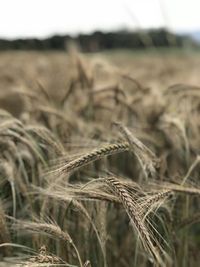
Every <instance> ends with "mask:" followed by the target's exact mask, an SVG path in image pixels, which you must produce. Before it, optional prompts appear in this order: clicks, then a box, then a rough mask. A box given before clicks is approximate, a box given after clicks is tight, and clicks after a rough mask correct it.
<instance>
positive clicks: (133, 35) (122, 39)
mask: <svg viewBox="0 0 200 267" xmlns="http://www.w3.org/2000/svg"><path fill="white" fill-rule="evenodd" d="M72 41H73V42H75V43H76V44H77V45H78V46H79V47H80V49H81V50H82V51H83V52H96V51H101V50H107V49H126V48H127V49H146V48H149V47H172V46H173V47H183V46H185V45H186V44H187V45H188V44H189V45H190V46H196V45H197V44H195V42H194V41H193V40H192V39H191V38H190V37H188V36H186V35H176V34H174V33H171V32H169V31H167V30H165V29H158V30H149V31H136V32H130V31H117V32H107V33H105V32H101V31H96V32H94V33H92V34H79V35H77V36H76V37H72V36H69V35H63V36H61V35H55V36H52V37H49V38H46V39H37V38H30V39H16V40H12V41H11V40H5V39H0V50H65V49H66V46H67V45H68V43H69V42H72Z"/></svg>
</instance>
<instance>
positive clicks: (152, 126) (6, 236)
mask: <svg viewBox="0 0 200 267" xmlns="http://www.w3.org/2000/svg"><path fill="white" fill-rule="evenodd" d="M199 66H200V54H198V52H196V53H192V52H191V51H178V50H177V51H176V50H173V51H162V52H161V51H146V52H142V51H138V52H131V51H117V50H116V51H110V52H101V53H93V54H81V53H80V52H79V51H78V50H77V49H76V48H75V47H70V48H69V50H68V51H67V52H43V53H42V52H25V51H24V52H1V53H0V135H1V138H0V147H1V150H0V151H1V152H0V266H2V267H3V266H6V267H13V266H18V267H19V266H20V267H22V266H23V267H25V266H26V267H31V266H69V267H70V266H71V267H96V266H97V267H101V266H102V267H103V266H104V267H115V266H116V267H118V266H119V267H128V266H138V267H149V266H166V267H172V266H174V267H179V266H181V267H182V266H183V267H186V266H191V267H197V266H199V265H200V256H199V252H200V251H199V248H200V212H199V210H200V182H199V177H200V176H199V173H200V164H199V163H200V119H199V118H200V87H198V85H200V76H199Z"/></svg>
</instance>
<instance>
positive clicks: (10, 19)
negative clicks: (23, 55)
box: [0, 0, 200, 38]
mask: <svg viewBox="0 0 200 267" xmlns="http://www.w3.org/2000/svg"><path fill="white" fill-rule="evenodd" d="M162 26H167V27H168V28H169V29H171V30H173V31H195V30H200V0H71V1H70V0H0V38H2V37H6V38H16V37H46V36H49V35H52V34H56V33H58V34H66V33H68V34H77V33H81V32H82V33H88V32H91V31H94V30H106V31H109V30H116V29H122V28H128V29H134V28H152V27H162Z"/></svg>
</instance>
